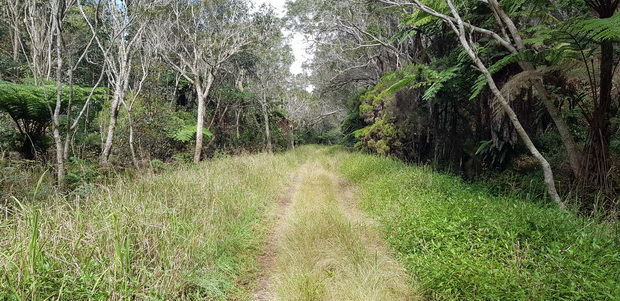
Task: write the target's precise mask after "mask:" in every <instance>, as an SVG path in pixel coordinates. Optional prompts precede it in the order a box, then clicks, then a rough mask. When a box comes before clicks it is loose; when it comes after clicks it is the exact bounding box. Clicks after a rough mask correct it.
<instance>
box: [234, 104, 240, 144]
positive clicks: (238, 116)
mask: <svg viewBox="0 0 620 301" xmlns="http://www.w3.org/2000/svg"><path fill="white" fill-rule="evenodd" d="M239 119H241V109H239V110H237V113H236V118H235V129H236V131H237V140H239V139H240V138H241V135H240V134H239Z"/></svg>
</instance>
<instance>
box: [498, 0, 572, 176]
mask: <svg viewBox="0 0 620 301" xmlns="http://www.w3.org/2000/svg"><path fill="white" fill-rule="evenodd" d="M488 4H489V6H490V8H491V10H493V12H494V13H495V14H496V16H497V18H498V19H499V21H501V22H503V23H504V24H505V25H506V27H507V28H508V31H509V32H510V35H511V36H512V38H513V40H514V43H515V44H516V49H515V50H516V51H515V50H512V52H513V53H518V52H521V51H524V50H526V47H525V44H524V43H523V39H522V38H521V33H520V32H519V30H518V29H517V27H516V26H515V24H514V22H512V19H511V18H510V17H509V16H508V14H506V12H505V11H504V10H503V9H502V8H501V7H500V6H499V3H498V2H497V1H496V0H489V1H488ZM500 25H501V23H500ZM509 50H510V49H509ZM519 66H520V67H521V69H523V70H524V71H534V70H536V67H535V66H534V65H533V64H532V63H530V62H526V61H521V62H519ZM534 88H535V89H536V91H537V92H538V94H539V95H540V99H541V100H542V102H543V104H544V106H545V108H546V109H547V112H548V113H549V115H550V116H551V119H552V120H553V123H554V124H555V126H556V128H557V129H558V132H559V134H560V137H561V139H562V143H563V144H564V148H565V149H566V153H567V156H568V162H569V164H570V166H571V170H572V171H573V175H575V177H576V178H579V175H580V170H581V168H580V160H581V159H580V158H581V152H580V151H579V148H578V147H577V143H576V142H575V137H574V136H573V134H572V133H571V132H570V128H569V127H568V124H567V123H566V121H565V120H564V118H563V117H562V114H561V113H560V110H558V108H556V106H555V104H554V103H553V100H552V99H551V96H550V95H549V92H548V91H547V88H545V86H544V85H543V83H542V82H539V81H536V83H534Z"/></svg>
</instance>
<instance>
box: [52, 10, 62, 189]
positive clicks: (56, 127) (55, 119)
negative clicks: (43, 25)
mask: <svg viewBox="0 0 620 301" xmlns="http://www.w3.org/2000/svg"><path fill="white" fill-rule="evenodd" d="M55 4H56V6H55V7H54V6H53V7H54V8H55V9H53V14H54V16H53V20H54V21H53V30H54V31H55V36H56V106H55V108H54V112H53V114H52V128H53V129H52V132H53V136H54V144H55V146H56V165H57V166H56V181H57V183H58V185H59V186H63V184H64V179H65V160H64V151H63V143H62V137H61V135H60V109H61V107H62V64H63V60H62V36H61V29H60V20H58V15H59V13H60V12H59V10H60V7H59V6H60V3H58V2H55Z"/></svg>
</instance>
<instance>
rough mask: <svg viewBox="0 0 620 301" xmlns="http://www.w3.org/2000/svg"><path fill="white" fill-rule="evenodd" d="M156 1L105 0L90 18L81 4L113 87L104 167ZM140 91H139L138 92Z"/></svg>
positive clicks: (103, 153) (104, 147)
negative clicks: (149, 12)
mask: <svg viewBox="0 0 620 301" xmlns="http://www.w3.org/2000/svg"><path fill="white" fill-rule="evenodd" d="M154 2H155V1H153V0H103V1H99V2H97V3H96V6H97V9H96V10H95V13H94V14H92V15H90V16H89V15H88V14H87V13H86V12H85V11H84V8H83V6H82V5H79V8H80V12H81V13H82V16H83V18H84V20H85V21H86V22H87V23H88V26H89V27H90V29H91V31H92V33H93V35H94V36H95V41H96V43H97V46H98V47H99V50H100V51H101V53H102V55H103V60H104V62H103V63H104V70H105V72H106V75H107V80H108V82H109V84H110V86H111V87H112V89H111V90H112V91H111V92H112V93H111V94H112V101H111V105H110V114H109V120H108V126H107V131H106V132H107V133H106V136H105V142H104V144H103V148H102V152H101V164H102V165H107V164H109V162H108V161H109V158H110V154H111V151H112V146H113V143H114V133H115V130H116V123H117V117H118V114H119V111H120V109H121V107H122V105H123V103H125V98H126V96H127V91H128V90H129V84H130V76H131V72H132V68H133V63H132V62H133V59H134V56H135V55H136V53H137V52H138V51H139V50H140V48H141V47H142V46H143V43H142V41H143V36H144V31H145V30H146V28H147V27H149V18H148V14H146V12H147V11H148V10H149V9H151V8H152V7H153V5H154ZM138 91H139V90H138Z"/></svg>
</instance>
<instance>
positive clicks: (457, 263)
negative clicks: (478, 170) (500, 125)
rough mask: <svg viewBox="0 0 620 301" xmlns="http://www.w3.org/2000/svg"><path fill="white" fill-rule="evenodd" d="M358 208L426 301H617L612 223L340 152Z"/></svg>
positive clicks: (617, 246) (619, 264) (618, 272)
mask: <svg viewBox="0 0 620 301" xmlns="http://www.w3.org/2000/svg"><path fill="white" fill-rule="evenodd" d="M339 156H340V157H341V158H342V165H341V167H340V170H341V171H342V172H343V174H344V175H345V176H347V177H348V178H350V179H351V180H352V181H353V183H355V184H356V185H357V187H358V188H359V194H358V196H359V197H360V199H361V204H360V206H361V207H362V208H364V209H365V210H366V211H367V212H369V213H371V214H372V215H373V216H375V217H377V219H378V220H379V221H380V223H381V229H382V231H383V233H384V237H385V238H386V239H387V241H388V242H389V244H390V245H391V246H392V248H393V249H394V251H395V252H396V253H397V255H398V257H399V259H401V260H402V261H403V262H405V264H406V265H407V269H408V270H409V272H410V273H411V275H412V277H414V279H415V281H416V283H417V284H418V285H419V286H420V288H421V290H422V293H423V294H424V296H425V297H427V298H429V299H433V300H435V299H438V300H451V299H455V300H616V299H617V298H618V296H620V282H619V281H620V251H619V250H620V236H619V234H620V232H619V228H618V224H617V223H600V222H601V220H596V219H591V218H579V217H576V216H575V214H574V213H571V212H567V211H562V210H558V209H557V208H552V207H551V206H549V204H545V203H541V202H537V203H532V202H527V201H523V200H519V199H516V198H514V197H511V196H502V197H497V196H493V195H492V194H490V193H489V192H488V191H487V190H485V189H483V188H481V187H479V186H472V185H469V184H464V183H463V182H462V181H461V180H459V179H458V178H456V177H454V176H448V175H443V174H438V173H434V172H432V171H430V170H429V169H428V168H420V167H412V166H406V165H405V164H403V163H401V162H398V161H395V160H390V159H386V158H380V157H374V156H368V155H361V154H346V155H339Z"/></svg>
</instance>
